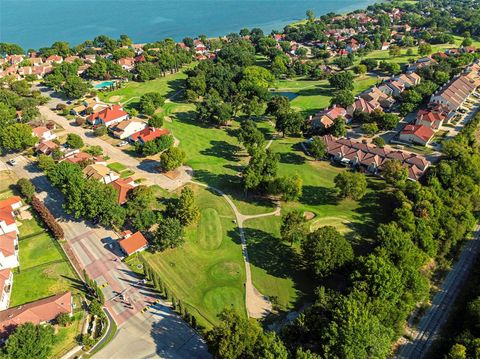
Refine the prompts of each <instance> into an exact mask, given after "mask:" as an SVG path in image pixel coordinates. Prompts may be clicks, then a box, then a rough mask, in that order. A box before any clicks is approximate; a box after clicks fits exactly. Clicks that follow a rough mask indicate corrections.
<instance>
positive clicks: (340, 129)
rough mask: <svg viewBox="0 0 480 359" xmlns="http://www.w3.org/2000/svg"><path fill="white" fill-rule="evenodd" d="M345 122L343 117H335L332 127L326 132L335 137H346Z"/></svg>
mask: <svg viewBox="0 0 480 359" xmlns="http://www.w3.org/2000/svg"><path fill="white" fill-rule="evenodd" d="M345 123H346V120H345V118H343V117H341V116H340V117H337V118H336V119H335V120H334V121H333V125H332V126H330V127H329V128H328V132H329V133H330V134H331V135H332V136H335V137H345V136H346V135H347V128H346V126H345Z"/></svg>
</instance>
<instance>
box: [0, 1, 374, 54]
mask: <svg viewBox="0 0 480 359" xmlns="http://www.w3.org/2000/svg"><path fill="white" fill-rule="evenodd" d="M374 2H375V0H0V42H13V43H18V44H20V45H22V46H23V47H24V48H25V49H28V48H39V47H42V46H49V45H51V44H52V43H53V42H54V41H58V40H63V41H68V42H69V43H70V44H71V45H77V44H79V43H81V42H83V41H84V40H86V39H92V38H93V37H95V36H96V35H99V34H105V35H108V36H112V37H118V36H119V35H120V34H127V35H129V36H130V37H131V38H132V39H133V40H134V41H135V42H137V43H143V42H150V41H154V40H160V39H164V38H166V37H172V38H174V39H175V40H181V39H182V38H184V37H187V36H190V37H195V36H197V35H200V34H205V35H207V36H212V37H213V36H220V35H225V34H227V33H230V32H238V31H239V30H240V29H241V28H244V27H247V28H252V27H261V28H262V29H264V30H265V31H268V32H270V31H271V30H272V29H282V28H283V26H285V25H286V24H288V23H289V22H292V21H295V20H299V19H303V18H305V12H306V10H307V9H313V10H314V11H315V14H316V15H321V14H326V13H328V12H337V13H338V12H345V11H348V10H353V9H357V8H363V7H366V6H367V5H369V4H372V3H374Z"/></svg>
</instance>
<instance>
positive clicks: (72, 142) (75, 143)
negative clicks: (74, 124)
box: [66, 133, 85, 148]
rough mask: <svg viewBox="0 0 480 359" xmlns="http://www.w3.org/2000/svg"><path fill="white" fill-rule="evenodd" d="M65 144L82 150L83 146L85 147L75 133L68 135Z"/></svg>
mask: <svg viewBox="0 0 480 359" xmlns="http://www.w3.org/2000/svg"><path fill="white" fill-rule="evenodd" d="M66 143H67V145H69V146H70V147H72V148H82V147H83V146H85V144H84V143H83V140H82V138H81V137H80V136H79V135H77V134H75V133H69V134H68V136H67V142H66Z"/></svg>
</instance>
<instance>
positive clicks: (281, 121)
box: [275, 110, 304, 136]
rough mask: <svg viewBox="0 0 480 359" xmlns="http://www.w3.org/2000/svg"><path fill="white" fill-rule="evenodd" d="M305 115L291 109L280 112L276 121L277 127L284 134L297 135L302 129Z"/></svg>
mask: <svg viewBox="0 0 480 359" xmlns="http://www.w3.org/2000/svg"><path fill="white" fill-rule="evenodd" d="M303 122H304V120H303V117H302V115H301V114H300V113H299V112H295V111H293V110H289V111H287V112H283V113H280V114H279V115H278V116H277V118H276V121H275V128H276V129H277V131H279V132H282V133H283V135H284V136H285V135H287V136H288V135H296V134H299V133H300V132H301V131H302V126H303Z"/></svg>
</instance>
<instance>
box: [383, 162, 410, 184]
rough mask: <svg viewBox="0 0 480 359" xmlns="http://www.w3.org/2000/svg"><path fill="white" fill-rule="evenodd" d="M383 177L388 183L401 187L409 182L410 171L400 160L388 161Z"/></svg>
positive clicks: (384, 166)
mask: <svg viewBox="0 0 480 359" xmlns="http://www.w3.org/2000/svg"><path fill="white" fill-rule="evenodd" d="M382 176H383V178H385V181H387V183H390V184H391V185H395V186H399V185H402V184H404V183H405V181H406V180H407V178H408V170H407V168H406V167H404V166H403V165H402V163H401V162H400V160H397V159H393V160H388V161H386V162H385V163H384V164H383V166H382Z"/></svg>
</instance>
